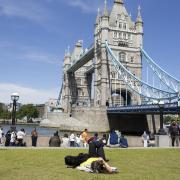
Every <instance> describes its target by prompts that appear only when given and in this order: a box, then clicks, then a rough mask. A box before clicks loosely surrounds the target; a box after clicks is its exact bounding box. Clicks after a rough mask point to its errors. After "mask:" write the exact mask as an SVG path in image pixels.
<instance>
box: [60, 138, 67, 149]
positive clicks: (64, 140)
mask: <svg viewBox="0 0 180 180" xmlns="http://www.w3.org/2000/svg"><path fill="white" fill-rule="evenodd" d="M61 147H69V138H66V137H63V138H62V144H61Z"/></svg>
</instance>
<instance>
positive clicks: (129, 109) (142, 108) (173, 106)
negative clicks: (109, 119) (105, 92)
mask: <svg viewBox="0 0 180 180" xmlns="http://www.w3.org/2000/svg"><path fill="white" fill-rule="evenodd" d="M160 108H162V107H161V105H159V104H151V105H135V106H121V107H108V108H107V113H108V114H160ZM177 113H178V114H180V106H178V104H177V103H167V104H163V114H177Z"/></svg>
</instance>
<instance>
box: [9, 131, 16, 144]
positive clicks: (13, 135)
mask: <svg viewBox="0 0 180 180" xmlns="http://www.w3.org/2000/svg"><path fill="white" fill-rule="evenodd" d="M15 140H16V133H15V132H12V133H11V140H10V142H12V143H14V142H15Z"/></svg>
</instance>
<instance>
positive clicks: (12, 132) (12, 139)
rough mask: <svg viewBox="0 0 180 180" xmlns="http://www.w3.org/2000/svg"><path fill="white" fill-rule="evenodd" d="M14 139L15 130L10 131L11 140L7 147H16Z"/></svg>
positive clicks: (15, 137)
mask: <svg viewBox="0 0 180 180" xmlns="http://www.w3.org/2000/svg"><path fill="white" fill-rule="evenodd" d="M16 139H17V135H16V129H13V130H12V131H11V139H10V144H9V146H16Z"/></svg>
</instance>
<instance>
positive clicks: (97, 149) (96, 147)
mask: <svg viewBox="0 0 180 180" xmlns="http://www.w3.org/2000/svg"><path fill="white" fill-rule="evenodd" d="M89 155H90V157H101V158H103V159H104V160H106V157H105V153H104V148H103V143H102V142H101V141H92V142H90V143H89Z"/></svg>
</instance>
